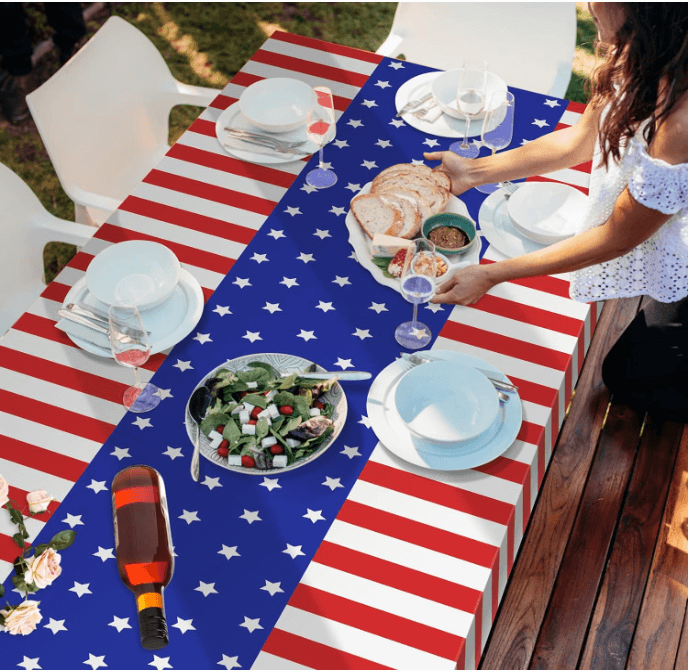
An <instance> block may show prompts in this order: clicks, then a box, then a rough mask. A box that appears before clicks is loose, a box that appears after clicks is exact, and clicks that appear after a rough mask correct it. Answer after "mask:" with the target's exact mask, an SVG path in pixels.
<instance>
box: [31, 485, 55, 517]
mask: <svg viewBox="0 0 689 672" xmlns="http://www.w3.org/2000/svg"><path fill="white" fill-rule="evenodd" d="M26 501H27V502H28V503H29V511H31V513H43V512H44V511H47V510H48V504H50V502H52V501H53V497H50V496H49V495H48V493H47V492H46V491H45V490H34V491H33V492H30V493H29V494H28V495H27V496H26Z"/></svg>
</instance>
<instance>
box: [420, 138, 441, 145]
mask: <svg viewBox="0 0 689 672" xmlns="http://www.w3.org/2000/svg"><path fill="white" fill-rule="evenodd" d="M421 144H422V145H428V146H429V147H437V146H438V145H439V144H440V143H439V142H438V141H437V140H435V139H433V138H426V139H425V140H424V141H423V142H422V143H421Z"/></svg>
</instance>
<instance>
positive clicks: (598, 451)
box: [481, 299, 688, 670]
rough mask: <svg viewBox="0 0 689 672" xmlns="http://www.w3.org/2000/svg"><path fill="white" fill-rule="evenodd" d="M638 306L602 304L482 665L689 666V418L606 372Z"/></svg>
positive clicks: (636, 302)
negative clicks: (625, 399)
mask: <svg viewBox="0 0 689 672" xmlns="http://www.w3.org/2000/svg"><path fill="white" fill-rule="evenodd" d="M640 307H641V300H640V299H624V300H615V301H608V302H607V303H606V305H605V307H604V309H603V313H602V315H601V319H600V322H599V326H598V328H597V329H596V333H595V335H594V339H593V342H592V344H591V347H590V349H589V353H588V355H587V359H586V362H585V364H584V368H583V370H582V373H581V376H580V378H579V383H578V385H577V393H576V394H575V396H574V399H573V401H572V404H571V407H570V409H569V414H568V416H567V419H566V420H565V423H564V424H563V427H562V430H561V432H560V436H559V439H558V443H557V446H556V449H555V451H554V454H553V457H552V459H551V463H550V466H549V469H548V472H547V474H546V477H545V481H544V484H543V487H542V489H541V492H540V495H539V499H538V501H537V503H536V508H535V510H534V512H533V514H532V517H531V521H530V524H529V528H528V529H527V532H526V535H525V538H524V540H523V542H522V547H521V550H520V553H519V557H518V559H517V562H516V563H515V566H514V568H513V571H512V575H511V579H510V583H509V584H508V587H507V590H506V592H505V595H504V597H503V600H502V604H501V607H500V610H499V612H498V614H497V617H496V622H495V626H494V627H493V630H492V632H491V636H490V639H489V640H488V643H487V645H486V649H485V651H484V655H483V659H482V661H481V669H512V670H517V669H527V668H528V669H550V670H555V669H682V670H686V669H687V668H688V661H687V426H686V425H682V424H679V423H677V422H669V421H665V422H662V421H657V420H655V419H654V418H653V417H651V416H650V415H648V414H647V415H646V416H645V417H641V418H640V417H639V416H638V414H637V413H636V412H635V411H632V410H631V409H630V408H628V407H626V406H622V405H620V404H616V403H615V400H614V398H613V399H611V398H610V395H609V393H608V391H607V388H606V387H605V385H604V384H603V382H602V379H601V373H600V367H601V362H602V358H603V357H604V356H605V354H606V353H607V352H608V350H609V349H610V346H611V345H612V344H613V343H614V342H615V341H616V340H617V338H618V336H619V335H620V334H621V333H622V331H623V330H624V328H625V327H626V325H627V324H628V323H629V322H630V321H631V319H632V317H633V316H634V315H635V314H636V313H637V311H638V310H639V309H640Z"/></svg>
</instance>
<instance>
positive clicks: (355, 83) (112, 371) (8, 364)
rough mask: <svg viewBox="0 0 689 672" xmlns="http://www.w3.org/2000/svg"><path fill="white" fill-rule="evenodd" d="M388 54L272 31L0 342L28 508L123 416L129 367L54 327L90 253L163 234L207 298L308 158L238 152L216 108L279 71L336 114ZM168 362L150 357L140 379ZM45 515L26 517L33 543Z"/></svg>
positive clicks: (73, 470) (2, 410) (18, 487)
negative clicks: (35, 494)
mask: <svg viewBox="0 0 689 672" xmlns="http://www.w3.org/2000/svg"><path fill="white" fill-rule="evenodd" d="M380 60H381V57H380V56H377V55H375V54H371V53H368V52H365V51H360V50H358V49H352V48H350V47H342V46H339V45H335V44H329V43H327V42H322V41H320V40H314V39H311V38H305V37H300V36H296V35H290V34H287V33H280V32H278V33H274V34H273V36H272V37H271V38H270V39H268V40H267V41H266V42H265V43H264V44H263V46H262V47H261V49H259V50H258V51H257V52H256V54H255V55H254V57H253V58H252V59H251V60H250V61H249V62H248V63H247V64H246V65H245V66H244V67H243V68H242V69H241V71H240V72H238V73H237V75H236V76H235V77H234V78H233V80H232V81H231V82H230V83H229V84H228V85H227V86H226V87H225V89H224V90H223V92H222V94H221V95H219V96H218V97H217V98H216V100H215V101H214V102H213V104H212V105H211V107H209V108H207V109H206V110H205V111H204V112H203V113H202V114H201V116H200V117H199V118H198V119H197V121H195V122H194V123H193V124H192V126H191V127H190V129H189V130H188V131H187V132H186V133H184V135H183V136H182V137H181V138H180V139H179V140H178V142H177V143H175V145H174V146H173V147H171V148H170V150H169V151H168V152H167V154H166V155H165V156H164V157H163V158H162V159H161V161H160V163H159V164H158V165H157V166H156V168H155V169H154V170H152V171H151V172H150V173H149V174H148V175H147V176H146V177H145V178H144V180H143V181H142V183H141V184H140V185H139V186H138V187H137V188H136V189H135V190H134V192H133V193H132V194H131V195H130V196H129V197H128V198H126V199H125V201H124V202H123V203H122V204H121V206H120V208H119V209H118V210H117V211H116V212H115V213H114V214H113V215H112V216H111V217H110V218H109V219H108V221H107V222H106V223H105V224H103V225H102V226H101V227H100V228H99V229H98V231H97V232H96V233H95V235H94V237H93V238H92V239H91V241H90V242H89V243H88V244H87V245H86V246H85V247H84V249H83V250H82V251H81V252H79V254H77V256H76V257H75V258H74V259H73V260H72V261H71V262H70V264H69V266H68V267H67V268H66V269H64V271H63V272H62V273H61V274H60V275H59V276H58V278H56V280H55V281H54V282H52V283H51V284H50V285H49V286H48V287H47V288H46V290H45V291H44V292H43V295H42V297H41V298H40V299H39V300H38V301H36V302H35V303H34V304H33V305H32V306H31V308H30V309H29V310H28V311H27V313H25V314H24V315H23V316H22V317H21V318H20V319H19V321H18V322H17V323H16V324H15V325H14V327H13V328H12V329H11V330H10V331H9V332H8V333H7V334H6V335H5V336H4V337H3V338H2V339H1V340H0V474H2V475H3V476H4V477H5V478H6V479H7V480H8V482H9V484H10V496H11V497H12V498H13V499H14V500H15V501H17V503H18V504H19V505H20V506H24V507H25V506H26V493H27V492H30V491H32V490H47V491H48V492H49V493H50V494H51V495H52V496H53V497H55V499H56V502H53V504H52V505H51V509H50V510H51V511H54V510H55V509H56V508H57V506H58V503H59V502H60V501H61V500H62V499H63V498H64V497H65V496H66V495H67V493H68V492H69V490H70V489H71V488H72V486H73V485H74V483H75V482H76V481H77V479H78V478H79V476H80V475H81V473H82V472H83V470H84V469H85V468H86V466H87V465H88V463H89V462H90V460H91V459H92V458H93V456H94V455H95V454H96V453H97V451H98V450H99V449H100V447H101V446H102V444H103V443H104V442H105V441H106V439H107V438H108V437H109V435H110V433H111V432H112V430H113V429H114V428H115V426H116V425H117V424H118V422H119V421H120V420H121V419H122V417H123V416H124V413H125V411H124V409H123V407H122V405H121V399H122V394H123V392H124V389H125V388H126V387H127V386H128V385H129V384H130V382H131V381H130V376H131V372H130V371H127V370H125V369H124V368H123V367H120V366H117V365H116V364H115V363H114V362H111V361H105V360H103V359H101V358H98V357H93V356H92V355H89V354H87V353H85V352H84V351H82V350H80V349H79V348H78V347H76V346H75V345H74V344H73V343H72V342H71V341H70V340H69V339H68V338H67V336H66V335H65V334H64V333H63V332H61V331H59V330H57V329H55V326H54V325H55V322H56V321H57V319H58V316H57V310H58V309H59V308H60V306H61V304H62V302H63V301H64V298H65V296H66V295H67V292H68V291H69V289H70V288H71V287H72V286H73V285H74V283H76V282H77V281H78V280H79V279H80V278H82V277H83V275H84V272H85V271H86V268H87V267H88V265H89V263H90V262H91V259H93V257H94V256H95V255H96V254H98V253H99V252H101V251H102V250H103V249H105V248H106V247H108V246H109V245H112V244H114V243H118V242H121V241H123V240H130V239H143V240H153V241H158V242H161V243H163V244H165V245H166V246H167V247H169V248H170V249H171V250H173V251H174V253H175V254H176V255H177V257H178V258H179V260H180V262H181V263H182V265H183V267H184V268H185V269H186V270H188V271H189V272H190V273H191V274H192V275H193V276H194V277H195V278H196V279H197V280H198V281H199V283H200V284H201V287H202V288H203V291H204V296H205V298H206V299H208V297H209V296H210V295H211V294H212V292H213V291H214V290H215V288H216V287H217V286H218V285H219V284H220V281H221V280H222V279H223V278H224V277H225V275H226V274H227V272H228V271H229V270H230V268H231V267H232V264H233V263H234V261H235V260H236V259H237V258H238V257H239V255H240V254H241V253H242V251H243V250H244V249H245V247H246V246H247V245H248V243H249V242H251V239H252V238H253V236H254V234H255V232H256V231H257V230H258V229H259V228H260V227H261V225H262V224H263V222H264V221H265V219H266V217H267V216H268V215H270V214H271V212H272V211H273V209H274V207H275V205H276V204H277V203H278V202H279V201H280V199H281V198H282V196H283V195H284V193H285V191H286V190H287V189H288V188H289V186H290V185H291V184H292V182H293V181H294V179H295V177H296V176H297V175H298V174H299V172H300V171H301V170H302V168H303V167H304V165H305V162H304V161H301V160H300V161H291V162H289V163H285V164H279V165H276V166H274V167H272V166H260V165H254V164H250V163H246V162H244V161H241V160H239V159H236V158H234V157H232V156H230V155H229V154H227V153H226V152H225V151H224V150H223V149H222V147H221V146H220V144H219V143H218V141H217V139H216V137H215V120H216V119H217V116H218V115H219V114H220V112H221V111H222V110H224V109H225V108H227V107H228V106H229V105H231V104H232V103H234V102H236V100H237V99H238V98H239V96H240V95H241V93H242V91H243V90H244V89H245V88H246V87H247V86H249V85H250V84H252V83H253V82H255V81H258V80H259V79H261V78H264V77H277V76H283V77H292V78H297V79H301V80H302V81H305V82H308V83H310V84H316V83H318V84H324V85H326V86H329V87H330V88H331V90H332V91H333V94H334V99H335V106H336V108H337V109H338V116H339V114H340V113H341V112H342V110H344V109H345V108H346V107H347V105H348V104H349V102H350V101H351V100H352V98H354V96H356V94H357V93H358V92H359V89H360V88H361V86H362V85H363V84H364V83H365V82H366V80H367V79H368V77H369V75H370V74H371V73H372V72H373V70H374V69H375V67H376V65H377V64H378V63H379V62H380ZM164 359H165V355H164V354H160V355H156V356H154V357H152V358H151V359H150V360H149V362H148V363H147V364H146V366H145V367H144V368H145V371H144V372H143V376H144V378H146V377H150V376H151V375H152V374H153V372H154V371H155V370H156V369H157V368H158V366H160V364H161V363H162V361H163V360H164ZM46 520H47V515H44V516H41V517H36V518H33V519H32V520H31V521H29V522H28V523H27V529H28V531H29V533H30V538H29V540H30V541H31V540H33V538H34V537H35V535H36V534H38V532H39V531H40V529H41V528H42V527H43V524H44V523H45V521H46ZM14 533H16V528H15V527H13V526H12V525H11V524H10V523H9V520H8V518H7V516H0V581H1V580H4V578H5V577H6V576H7V575H8V574H9V573H10V571H11V569H12V565H11V561H12V560H13V559H14V557H15V556H16V554H17V550H16V547H15V545H14V541H13V540H12V535H13V534H14Z"/></svg>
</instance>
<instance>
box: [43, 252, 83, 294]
mask: <svg viewBox="0 0 689 672" xmlns="http://www.w3.org/2000/svg"><path fill="white" fill-rule="evenodd" d="M78 256H81V257H83V256H84V255H83V254H79V255H78ZM88 258H89V260H91V259H93V257H92V256H91V255H88ZM70 289H72V288H71V287H70V286H69V285H63V284H62V283H61V282H58V281H57V280H53V281H52V282H51V283H50V284H49V285H47V286H46V288H45V289H44V290H43V291H42V292H41V296H42V297H43V298H44V299H48V300H49V301H57V302H58V303H64V300H65V298H66V297H67V292H69V290H70Z"/></svg>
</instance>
